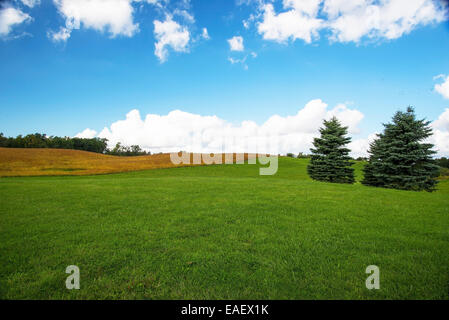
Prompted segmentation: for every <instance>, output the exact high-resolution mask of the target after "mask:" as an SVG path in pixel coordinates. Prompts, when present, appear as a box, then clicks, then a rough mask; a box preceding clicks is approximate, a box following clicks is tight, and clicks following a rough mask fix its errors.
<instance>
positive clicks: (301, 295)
mask: <svg viewBox="0 0 449 320" xmlns="http://www.w3.org/2000/svg"><path fill="white" fill-rule="evenodd" d="M306 165H307V160H304V159H291V158H280V160H279V171H278V173H277V174H276V175H274V176H259V175H258V166H257V165H247V164H238V165H237V164H234V165H215V166H200V167H182V168H171V169H157V170H147V171H138V172H128V173H120V174H110V175H99V176H60V177H17V178H12V177H10V178H0V195H1V196H0V298H3V299H448V298H449V296H448V293H449V180H444V181H441V182H440V184H439V185H438V188H439V190H438V191H437V192H434V193H427V192H412V191H398V190H388V189H380V188H372V187H365V186H362V185H361V184H360V183H356V184H354V185H340V184H330V183H321V182H315V181H311V180H310V179H309V178H308V177H307V174H306ZM361 167H362V164H361V163H357V164H356V169H357V175H358V178H359V179H360V174H361V173H360V169H361ZM68 265H76V266H78V267H79V268H80V274H81V281H80V282H81V289H80V290H67V289H66V288H65V279H66V277H67V276H68V274H66V273H65V269H66V267H67V266H68ZM368 265H377V266H379V268H380V289H379V290H368V289H366V287H365V279H366V278H367V276H368V275H367V274H365V268H366V267H367V266H368Z"/></svg>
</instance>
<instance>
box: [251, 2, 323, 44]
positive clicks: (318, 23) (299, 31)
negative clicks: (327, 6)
mask: <svg viewBox="0 0 449 320" xmlns="http://www.w3.org/2000/svg"><path fill="white" fill-rule="evenodd" d="M285 5H286V4H285V1H284V6H285ZM288 7H290V4H289V5H288ZM308 11H310V9H307V11H303V10H298V9H296V8H292V9H291V10H288V11H285V12H281V13H279V14H276V13H275V11H274V8H273V5H272V4H267V5H265V6H264V7H263V12H264V14H263V21H262V22H260V23H259V24H258V25H257V30H258V32H259V33H260V34H262V36H263V38H264V39H266V40H273V41H277V42H286V41H287V40H289V39H291V40H293V41H294V40H296V39H302V40H304V41H305V42H306V43H310V42H312V40H313V39H315V38H318V31H319V29H320V28H322V25H323V21H322V20H321V19H318V18H315V17H314V16H311V15H309V14H308V13H307V12H308Z"/></svg>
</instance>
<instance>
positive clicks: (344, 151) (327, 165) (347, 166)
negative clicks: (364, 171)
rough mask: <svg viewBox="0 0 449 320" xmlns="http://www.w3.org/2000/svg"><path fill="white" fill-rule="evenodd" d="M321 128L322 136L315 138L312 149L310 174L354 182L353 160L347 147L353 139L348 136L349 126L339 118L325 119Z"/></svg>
mask: <svg viewBox="0 0 449 320" xmlns="http://www.w3.org/2000/svg"><path fill="white" fill-rule="evenodd" d="M323 124H324V127H323V128H320V134H321V137H320V138H315V139H314V140H313V145H314V147H315V148H314V149H310V151H311V152H312V157H311V160H310V164H309V165H308V167H307V172H308V173H309V176H310V177H311V178H312V179H314V180H319V181H327V182H338V183H354V181H355V180H354V169H353V168H351V166H352V165H353V162H351V161H350V160H351V157H349V155H348V154H349V152H350V150H349V149H348V148H346V147H345V145H346V144H348V143H349V142H350V141H351V138H349V137H346V134H347V132H348V127H343V126H342V125H341V123H340V122H339V121H338V119H337V118H335V117H333V118H332V119H331V120H328V121H327V120H324V123H323Z"/></svg>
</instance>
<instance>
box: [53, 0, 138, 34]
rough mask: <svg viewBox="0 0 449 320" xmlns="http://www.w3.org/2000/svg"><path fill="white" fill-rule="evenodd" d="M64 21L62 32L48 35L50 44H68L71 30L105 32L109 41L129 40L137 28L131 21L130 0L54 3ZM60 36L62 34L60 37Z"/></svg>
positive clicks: (54, 0)
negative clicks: (122, 37) (53, 41)
mask: <svg viewBox="0 0 449 320" xmlns="http://www.w3.org/2000/svg"><path fill="white" fill-rule="evenodd" d="M53 2H54V3H55V5H56V7H57V8H58V11H59V13H60V14H61V15H62V16H63V17H64V18H65V30H64V29H61V30H60V31H59V32H57V33H54V32H53V33H51V35H52V36H53V40H67V39H68V38H69V36H70V33H71V32H70V31H71V30H73V29H80V28H81V27H84V28H86V29H93V30H96V31H99V32H105V33H106V32H107V33H109V35H110V37H112V38H114V37H116V36H118V35H122V36H127V37H131V36H133V35H134V34H135V33H136V32H137V31H138V30H139V25H138V24H137V23H134V21H133V12H134V9H133V7H132V5H131V2H133V0H53ZM61 32H62V33H61Z"/></svg>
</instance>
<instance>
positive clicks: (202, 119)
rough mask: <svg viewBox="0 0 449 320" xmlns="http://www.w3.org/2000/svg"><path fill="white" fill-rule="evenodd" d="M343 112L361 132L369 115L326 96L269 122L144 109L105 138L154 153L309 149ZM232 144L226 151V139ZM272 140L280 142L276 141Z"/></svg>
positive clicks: (106, 130) (351, 129)
mask: <svg viewBox="0 0 449 320" xmlns="http://www.w3.org/2000/svg"><path fill="white" fill-rule="evenodd" d="M333 115H335V116H337V117H338V118H339V119H340V120H341V122H342V123H343V124H344V125H346V126H349V132H350V133H351V134H354V133H357V132H358V131H359V129H358V125H359V123H360V121H361V120H362V119H363V114H362V113H361V112H360V111H358V110H355V109H349V108H347V107H346V106H344V105H338V106H336V107H335V108H332V109H330V108H328V106H327V104H325V103H324V102H323V101H321V100H320V99H317V100H312V101H310V102H309V103H307V104H306V105H305V107H304V108H302V109H300V110H299V111H298V113H297V114H295V115H291V116H286V117H282V116H279V115H273V116H271V117H270V118H269V119H268V120H267V121H266V122H265V123H263V124H262V125H258V124H257V123H255V122H254V121H243V122H241V123H240V124H238V125H234V124H232V123H230V122H227V121H225V120H223V119H220V118H218V117H216V116H202V115H198V114H192V113H187V112H183V111H180V110H175V111H171V112H170V113H168V114H167V115H156V114H148V115H146V116H145V118H142V117H141V115H140V113H139V111H138V110H132V111H130V112H129V113H128V114H127V115H126V119H124V120H119V121H117V122H114V123H112V124H111V125H110V127H108V128H104V129H103V130H102V131H101V132H100V133H99V134H98V136H99V137H102V138H107V139H108V140H109V144H110V146H113V145H115V143H117V142H121V143H123V144H125V145H133V144H138V145H140V146H141V147H143V148H146V149H149V150H151V151H153V152H171V151H179V150H186V151H194V152H222V151H226V152H256V151H257V152H269V153H273V154H277V153H282V154H284V153H286V152H300V151H301V152H305V153H309V148H310V147H311V146H312V144H311V142H312V140H313V137H316V136H317V135H318V128H319V127H320V126H321V125H322V121H323V119H326V118H330V117H332V116H333ZM227 139H230V140H232V143H231V144H230V145H229V144H227V145H226V146H225V149H223V141H226V140H227ZM270 141H277V143H276V144H271V145H270V143H269V142H270Z"/></svg>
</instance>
